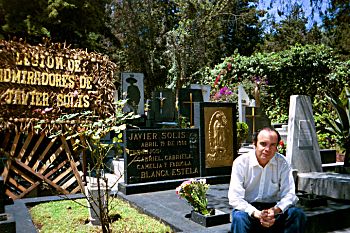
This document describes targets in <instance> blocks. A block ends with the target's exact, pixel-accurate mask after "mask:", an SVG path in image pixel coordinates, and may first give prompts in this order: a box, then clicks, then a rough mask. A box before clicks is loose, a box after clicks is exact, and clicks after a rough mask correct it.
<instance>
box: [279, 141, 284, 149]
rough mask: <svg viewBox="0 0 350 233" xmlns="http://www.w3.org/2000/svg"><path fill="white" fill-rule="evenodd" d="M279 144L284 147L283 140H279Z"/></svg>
mask: <svg viewBox="0 0 350 233" xmlns="http://www.w3.org/2000/svg"><path fill="white" fill-rule="evenodd" d="M279 145H280V146H281V147H282V148H283V147H284V142H283V140H281V141H280V142H279Z"/></svg>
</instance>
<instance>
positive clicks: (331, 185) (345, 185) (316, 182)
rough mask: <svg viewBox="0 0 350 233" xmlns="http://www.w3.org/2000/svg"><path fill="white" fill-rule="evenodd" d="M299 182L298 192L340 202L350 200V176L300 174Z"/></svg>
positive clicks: (323, 173) (320, 173)
mask: <svg viewBox="0 0 350 233" xmlns="http://www.w3.org/2000/svg"><path fill="white" fill-rule="evenodd" d="M297 180H298V182H297V187H298V191H303V192H306V193H312V194H316V195H319V196H326V197H331V198H334V199H339V200H350V174H339V173H331V172H309V173H298V178H297Z"/></svg>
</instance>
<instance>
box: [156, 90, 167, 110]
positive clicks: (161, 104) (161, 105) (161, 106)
mask: <svg viewBox="0 0 350 233" xmlns="http://www.w3.org/2000/svg"><path fill="white" fill-rule="evenodd" d="M157 99H159V103H160V106H159V113H160V115H162V114H163V107H164V101H165V99H166V98H165V97H163V92H159V97H157Z"/></svg>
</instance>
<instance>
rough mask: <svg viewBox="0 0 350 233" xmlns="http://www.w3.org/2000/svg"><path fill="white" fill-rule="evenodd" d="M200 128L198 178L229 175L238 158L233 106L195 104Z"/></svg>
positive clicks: (196, 120) (196, 121) (196, 123)
mask: <svg viewBox="0 0 350 233" xmlns="http://www.w3.org/2000/svg"><path fill="white" fill-rule="evenodd" d="M194 120H195V122H194V123H195V127H197V128H199V136H200V142H201V143H200V145H201V146H200V158H201V176H202V177H203V176H212V175H230V174H231V167H232V162H233V160H234V159H235V158H236V157H237V153H238V151H237V148H236V145H237V129H236V121H237V120H236V104H234V103H209V102H208V103H206V102H202V103H195V118H194Z"/></svg>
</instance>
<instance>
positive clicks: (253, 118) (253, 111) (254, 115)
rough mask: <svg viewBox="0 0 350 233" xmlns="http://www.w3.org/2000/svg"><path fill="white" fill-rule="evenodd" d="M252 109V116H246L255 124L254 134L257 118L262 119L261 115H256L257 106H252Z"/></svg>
mask: <svg viewBox="0 0 350 233" xmlns="http://www.w3.org/2000/svg"><path fill="white" fill-rule="evenodd" d="M251 108H252V114H251V115H246V117H247V118H252V124H253V127H252V133H254V132H255V120H256V118H257V117H260V115H256V114H255V106H251Z"/></svg>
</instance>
